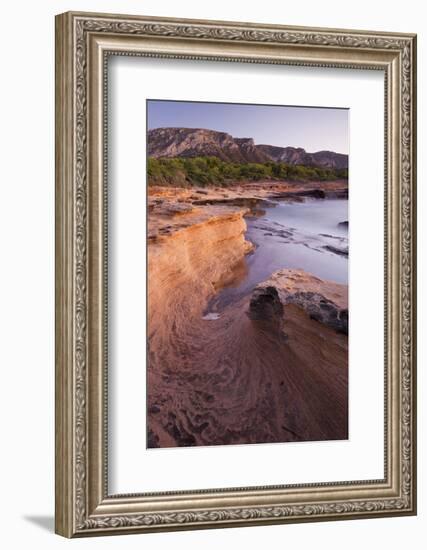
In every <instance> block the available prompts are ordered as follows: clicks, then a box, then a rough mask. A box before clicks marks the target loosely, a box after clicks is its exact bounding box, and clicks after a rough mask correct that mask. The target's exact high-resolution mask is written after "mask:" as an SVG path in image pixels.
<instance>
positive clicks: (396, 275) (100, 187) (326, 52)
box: [55, 12, 416, 537]
mask: <svg viewBox="0 0 427 550" xmlns="http://www.w3.org/2000/svg"><path fill="white" fill-rule="evenodd" d="M111 55H120V56H133V55H139V56H145V57H154V58H161V57H168V58H183V59H198V60H205V61H206V62H207V63H208V62H210V61H212V60H217V61H218V60H221V61H238V62H247V63H254V64H256V63H273V64H288V65H292V64H294V65H299V66H308V67H341V68H342V67H345V68H348V69H350V70H351V69H358V68H359V69H360V68H365V69H372V70H381V71H383V72H384V75H385V99H384V109H385V121H386V131H385V139H384V147H385V189H386V212H385V214H386V215H385V234H386V242H385V247H386V266H385V276H386V293H387V296H386V304H387V308H386V311H385V326H386V364H385V419H386V422H385V449H384V463H385V470H384V472H385V476H384V479H380V480H366V481H360V482H353V481H348V482H337V483H317V484H316V483H314V484H313V483H307V484H301V485H289V486H279V487H275V486H267V487H255V488H254V487H244V488H241V489H236V490H220V489H217V490H212V491H207V490H200V491H193V492H188V491H185V492H173V491H172V492H169V493H158V494H156V493H152V494H144V495H140V494H129V495H111V494H109V492H108V476H107V464H108V462H107V461H108V456H107V455H108V453H107V436H108V430H107V412H108V403H107V393H106V387H107V370H106V358H107V352H108V350H107V347H108V342H107V339H106V322H107V320H106V279H105V270H106V263H107V248H106V245H105V241H106V212H105V204H106V196H105V194H106V185H105V181H106V177H107V175H106V171H107V169H106V162H105V159H106V142H107V132H106V124H105V122H106V111H107V110H106V98H107V89H106V88H107V84H106V82H107V80H106V79H107V75H106V66H107V65H106V60H107V59H108V56H111ZM415 179H416V36H415V35H412V34H402V33H384V32H367V31H354V30H335V29H334V30H332V29H313V28H304V27H285V26H278V25H277V26H276V25H274V26H270V25H264V24H263V25H257V24H249V23H236V22H222V21H196V20H178V19H164V18H153V17H137V16H124V15H108V14H90V13H73V12H68V13H65V14H61V15H58V16H57V18H56V510H55V516H56V532H57V533H58V534H60V535H63V536H65V537H82V536H92V535H107V534H124V533H135V532H141V533H142V532H150V531H151V532H152V531H166V530H179V529H201V528H214V527H231V526H250V525H264V524H275V523H289V522H303V521H321V520H325V521H326V520H338V519H352V518H373V517H384V516H399V515H413V514H415V513H416V370H415V366H416V333H415V328H416V327H415V315H416V262H415V251H416V216H415V208H416V190H415Z"/></svg>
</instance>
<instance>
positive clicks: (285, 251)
mask: <svg viewBox="0 0 427 550" xmlns="http://www.w3.org/2000/svg"><path fill="white" fill-rule="evenodd" d="M264 208H265V207H264ZM346 221H348V200H346V199H306V200H305V201H304V202H284V201H282V202H279V203H277V205H275V206H274V207H267V208H265V211H263V213H262V215H261V216H254V217H250V218H248V219H247V225H248V230H247V232H246V238H247V239H248V240H249V241H251V242H252V243H253V244H254V245H255V247H256V248H255V250H254V252H252V253H251V254H249V255H248V256H247V257H246V258H245V260H244V263H245V268H243V269H242V266H239V269H238V270H237V272H236V273H234V278H233V280H230V281H227V283H226V285H224V288H223V290H222V291H221V292H219V293H218V294H217V295H216V296H215V297H214V298H213V299H212V300H211V302H210V304H209V306H208V308H207V310H206V312H205V316H204V318H205V319H207V320H215V319H217V318H218V312H221V310H222V309H223V308H224V307H225V306H227V305H228V304H229V303H231V302H235V301H237V300H239V299H240V298H242V297H243V296H245V295H247V294H248V293H250V292H251V291H252V289H253V288H254V287H255V286H256V285H257V284H258V283H260V282H262V281H265V280H266V279H269V278H270V276H271V274H272V273H273V272H274V271H276V270H278V269H283V268H292V269H303V270H304V271H307V272H308V273H312V274H313V275H315V276H317V277H319V278H320V279H325V280H329V281H334V282H337V283H343V284H347V283H348V224H345V223H342V222H346Z"/></svg>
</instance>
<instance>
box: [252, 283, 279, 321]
mask: <svg viewBox="0 0 427 550" xmlns="http://www.w3.org/2000/svg"><path fill="white" fill-rule="evenodd" d="M248 316H249V318H250V319H252V320H253V321H274V320H277V321H278V320H280V319H281V318H282V316H283V304H282V302H281V299H280V296H279V292H278V290H277V288H275V287H274V286H266V287H265V286H258V287H256V288H255V289H254V291H253V293H252V297H251V301H250V303H249V312H248Z"/></svg>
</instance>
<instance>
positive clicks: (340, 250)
mask: <svg viewBox="0 0 427 550" xmlns="http://www.w3.org/2000/svg"><path fill="white" fill-rule="evenodd" d="M323 248H324V249H325V250H328V251H329V252H332V253H333V254H338V255H339V256H345V257H346V258H348V248H338V247H337V246H333V245H331V244H326V245H325V246H324V247H323Z"/></svg>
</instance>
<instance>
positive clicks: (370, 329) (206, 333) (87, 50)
mask: <svg viewBox="0 0 427 550" xmlns="http://www.w3.org/2000/svg"><path fill="white" fill-rule="evenodd" d="M415 119H416V37H415V35H411V34H401V33H384V32H367V31H353V30H332V29H312V28H303V27H285V26H278V25H277V26H276V25H274V26H269V25H257V24H252V23H236V22H219V21H194V20H178V19H164V18H152V17H137V16H124V15H108V14H89V13H71V12H69V13H65V14H62V15H58V16H57V18H56V235H57V239H56V532H57V533H58V534H60V535H63V536H66V537H80V536H90V535H106V534H125V533H135V532H141V533H142V532H149V531H164V530H178V529H201V528H214V527H231V526H233V527H236V526H250V525H262V524H273V523H289V522H302V521H320V520H338V519H353V518H374V517H383V516H399V515H411V514H415V513H416V422H415V421H416V418H415V410H416V407H415V397H416V391H415V382H416V380H415V374H416V373H415V349H416V348H415V344H416V342H415V314H416V311H415V307H416V306H415V304H416V301H415V291H416V272H415V267H416V266H415V250H416V232H415V206H416V197H415V177H416V164H415V162H416V159H415V151H416V142H415Z"/></svg>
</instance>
